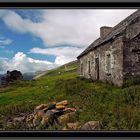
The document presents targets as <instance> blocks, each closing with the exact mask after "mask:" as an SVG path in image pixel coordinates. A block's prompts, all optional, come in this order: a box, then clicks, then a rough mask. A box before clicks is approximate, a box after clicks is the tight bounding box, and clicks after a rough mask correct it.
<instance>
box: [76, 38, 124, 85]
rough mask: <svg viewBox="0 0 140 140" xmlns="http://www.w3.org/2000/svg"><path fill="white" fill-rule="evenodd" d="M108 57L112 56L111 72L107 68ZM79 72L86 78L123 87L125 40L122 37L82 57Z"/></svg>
mask: <svg viewBox="0 0 140 140" xmlns="http://www.w3.org/2000/svg"><path fill="white" fill-rule="evenodd" d="M108 56H110V61H109V63H110V68H109V71H108V68H107V64H108V62H107V61H108V60H107V57H108ZM97 59H98V60H99V77H98V76H97V74H98V73H97V64H96V60H97ZM89 61H90V73H89ZM81 64H82V65H83V74H82V73H81V67H80V66H81ZM78 72H79V74H80V75H83V76H84V77H86V78H91V79H93V80H101V81H107V82H109V83H113V84H115V85H118V86H121V85H122V83H123V38H122V37H121V36H120V37H118V38H116V39H115V40H114V41H112V42H108V43H106V44H104V45H102V46H100V47H98V48H96V49H94V50H93V51H91V52H89V53H88V54H87V55H85V56H83V57H81V58H80V60H79V71H78ZM97 77H98V78H99V79H98V78H97Z"/></svg>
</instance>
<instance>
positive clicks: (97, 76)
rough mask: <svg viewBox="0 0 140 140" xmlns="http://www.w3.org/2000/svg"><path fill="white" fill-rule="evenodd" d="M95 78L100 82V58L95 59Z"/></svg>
mask: <svg viewBox="0 0 140 140" xmlns="http://www.w3.org/2000/svg"><path fill="white" fill-rule="evenodd" d="M95 76H96V80H99V58H96V59H95Z"/></svg>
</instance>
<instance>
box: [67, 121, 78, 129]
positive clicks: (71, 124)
mask: <svg viewBox="0 0 140 140" xmlns="http://www.w3.org/2000/svg"><path fill="white" fill-rule="evenodd" d="M67 128H68V129H71V130H76V129H78V128H79V123H78V122H76V123H67Z"/></svg>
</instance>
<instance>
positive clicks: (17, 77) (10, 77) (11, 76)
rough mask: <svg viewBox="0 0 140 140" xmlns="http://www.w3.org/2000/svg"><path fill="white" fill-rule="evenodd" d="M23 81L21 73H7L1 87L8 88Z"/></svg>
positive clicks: (2, 79)
mask: <svg viewBox="0 0 140 140" xmlns="http://www.w3.org/2000/svg"><path fill="white" fill-rule="evenodd" d="M22 79H23V75H22V73H21V72H20V71H17V70H13V71H7V73H6V75H5V76H3V77H1V86H7V85H8V84H9V83H10V82H13V81H16V80H22Z"/></svg>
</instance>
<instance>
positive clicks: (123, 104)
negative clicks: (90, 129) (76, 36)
mask: <svg viewBox="0 0 140 140" xmlns="http://www.w3.org/2000/svg"><path fill="white" fill-rule="evenodd" d="M66 67H67V68H66ZM66 67H65V65H64V66H62V67H59V68H57V69H54V70H50V71H48V72H47V74H45V75H43V76H42V77H40V78H38V79H37V80H31V81H17V82H15V83H13V84H11V85H10V86H8V87H6V88H1V89H0V124H3V123H4V121H6V118H7V117H8V116H12V115H16V114H19V113H27V112H32V111H33V109H34V108H35V106H37V105H39V104H42V103H48V102H51V101H57V102H58V101H62V100H68V102H69V103H70V105H71V106H74V107H76V109H77V110H78V111H77V113H76V115H75V117H73V118H72V119H71V122H77V121H78V122H80V123H81V124H84V123H85V122H87V121H90V120H97V121H100V122H101V124H102V129H105V130H114V129H115V130H121V129H125V130H126V129H129V130H140V117H139V116H140V85H133V86H129V87H126V88H123V89H121V88H118V87H115V86H113V85H110V84H105V83H102V82H99V81H94V82H93V81H90V80H86V79H83V78H79V77H78V75H77V72H76V71H77V64H76V63H72V64H71V63H70V64H68V65H67V66H66ZM18 129H20V127H18Z"/></svg>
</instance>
